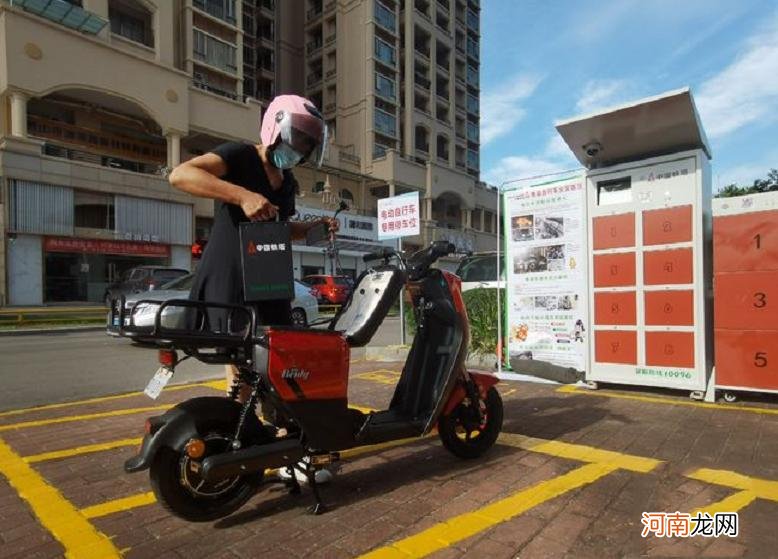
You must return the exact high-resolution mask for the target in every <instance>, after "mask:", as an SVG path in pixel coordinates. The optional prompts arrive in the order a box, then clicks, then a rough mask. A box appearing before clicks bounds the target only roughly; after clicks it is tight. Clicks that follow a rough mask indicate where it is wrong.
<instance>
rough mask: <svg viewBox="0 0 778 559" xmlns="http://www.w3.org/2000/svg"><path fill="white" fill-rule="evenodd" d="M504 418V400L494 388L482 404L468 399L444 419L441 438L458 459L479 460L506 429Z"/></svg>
mask: <svg viewBox="0 0 778 559" xmlns="http://www.w3.org/2000/svg"><path fill="white" fill-rule="evenodd" d="M474 405H475V406H478V408H474V407H473V406H474ZM479 411H480V413H477V412H479ZM502 416H503V409H502V398H500V393H499V392H497V390H496V389H495V388H494V387H491V388H489V390H488V391H487V392H486V398H485V399H484V398H480V397H479V399H478V402H471V401H470V399H469V398H466V399H465V400H463V401H462V403H461V404H459V405H458V406H457V407H456V408H454V410H453V411H452V412H451V413H450V414H448V415H445V416H443V417H441V418H440V421H439V422H438V435H439V436H440V440H441V441H442V442H443V446H445V447H446V449H448V451H449V452H451V453H452V454H454V455H455V456H458V457H460V458H478V457H479V456H481V455H482V454H483V453H484V452H486V451H487V450H489V449H490V448H491V447H492V445H494V443H495V441H496V440H497V437H498V435H499V434H500V430H501V429H502ZM479 417H480V419H479Z"/></svg>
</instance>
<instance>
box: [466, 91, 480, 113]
mask: <svg viewBox="0 0 778 559" xmlns="http://www.w3.org/2000/svg"><path fill="white" fill-rule="evenodd" d="M467 112H469V113H471V114H474V115H477V114H478V98H477V97H475V96H473V95H468V96H467Z"/></svg>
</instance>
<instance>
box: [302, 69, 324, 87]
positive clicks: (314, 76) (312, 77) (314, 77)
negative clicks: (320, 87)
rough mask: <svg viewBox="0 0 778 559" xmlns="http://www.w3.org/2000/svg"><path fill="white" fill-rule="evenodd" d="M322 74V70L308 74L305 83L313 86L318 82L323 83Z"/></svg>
mask: <svg viewBox="0 0 778 559" xmlns="http://www.w3.org/2000/svg"><path fill="white" fill-rule="evenodd" d="M321 79H322V74H321V71H319V72H314V73H311V74H308V78H307V79H306V80H305V83H306V84H307V85H308V87H313V86H315V85H317V84H320V83H321Z"/></svg>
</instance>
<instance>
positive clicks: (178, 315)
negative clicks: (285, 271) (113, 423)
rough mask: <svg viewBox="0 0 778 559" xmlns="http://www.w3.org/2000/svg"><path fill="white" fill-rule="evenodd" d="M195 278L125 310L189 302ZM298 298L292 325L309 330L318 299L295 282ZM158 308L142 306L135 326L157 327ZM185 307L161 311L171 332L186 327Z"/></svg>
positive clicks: (175, 283) (129, 301)
mask: <svg viewBox="0 0 778 559" xmlns="http://www.w3.org/2000/svg"><path fill="white" fill-rule="evenodd" d="M193 281H194V274H187V275H186V276H184V277H181V278H178V279H176V280H173V281H171V282H169V283H167V284H165V285H163V286H162V288H161V289H157V290H155V291H154V292H152V293H135V294H133V295H130V296H129V297H127V299H126V302H125V308H126V309H130V308H132V306H133V305H134V304H135V303H137V302H138V301H140V300H142V299H148V300H153V301H159V302H163V301H167V300H170V299H187V298H189V291H190V290H191V288H192V282H193ZM294 294H295V298H294V299H293V300H292V323H293V324H294V325H295V326H307V325H308V324H309V323H311V322H314V321H316V320H318V318H319V304H318V302H317V301H316V297H314V296H313V294H312V293H311V289H310V288H309V287H307V286H305V285H303V284H302V283H300V282H299V281H295V282H294ZM157 308H158V307H157V305H152V304H142V305H141V306H140V307H139V308H137V309H136V310H135V314H134V315H133V319H134V322H135V326H138V327H141V328H143V327H150V326H152V325H153V324H154V317H155V316H156V313H157ZM184 312H185V310H184V308H183V307H169V308H168V309H165V310H163V311H162V318H163V320H162V324H163V325H164V326H166V327H168V328H176V327H178V326H179V325H182V324H183V318H184ZM109 317H110V315H109ZM124 322H125V326H126V325H129V316H127V317H125V321H124Z"/></svg>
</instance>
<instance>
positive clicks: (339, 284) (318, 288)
mask: <svg viewBox="0 0 778 559" xmlns="http://www.w3.org/2000/svg"><path fill="white" fill-rule="evenodd" d="M303 283H305V284H307V285H309V286H311V289H312V290H313V291H314V292H315V294H316V298H317V299H318V300H319V303H321V304H324V305H342V304H343V303H345V302H346V299H348V296H349V295H350V294H351V289H352V287H351V286H352V284H351V283H350V282H349V278H348V277H346V276H328V275H312V276H305V277H304V278H303Z"/></svg>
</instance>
